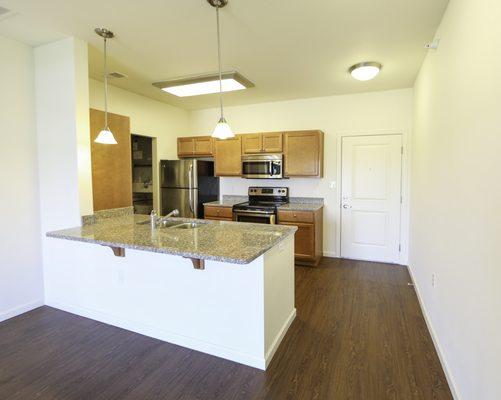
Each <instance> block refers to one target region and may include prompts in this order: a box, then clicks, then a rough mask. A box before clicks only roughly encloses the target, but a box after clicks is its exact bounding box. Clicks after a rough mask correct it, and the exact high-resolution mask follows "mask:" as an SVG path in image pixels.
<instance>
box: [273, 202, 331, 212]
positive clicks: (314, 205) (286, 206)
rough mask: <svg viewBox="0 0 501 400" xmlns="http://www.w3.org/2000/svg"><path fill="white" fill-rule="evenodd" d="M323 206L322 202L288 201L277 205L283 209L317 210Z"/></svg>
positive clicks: (279, 208)
mask: <svg viewBox="0 0 501 400" xmlns="http://www.w3.org/2000/svg"><path fill="white" fill-rule="evenodd" d="M323 206H324V204H323V203H288V204H284V205H283V206H280V207H278V210H279V211H280V210H283V211H317V210H320V209H321V208H322V207H323Z"/></svg>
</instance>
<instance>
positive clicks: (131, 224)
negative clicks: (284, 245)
mask: <svg viewBox="0 0 501 400" xmlns="http://www.w3.org/2000/svg"><path fill="white" fill-rule="evenodd" d="M124 210H125V209H124ZM170 220H171V221H179V222H180V223H182V222H187V221H196V222H200V223H201V224H202V225H201V226H200V227H197V228H195V229H176V228H157V229H155V230H153V231H152V229H151V226H150V224H149V216H145V215H130V214H128V215H127V213H126V212H122V213H121V214H118V215H116V216H115V215H113V216H111V217H107V218H91V219H87V220H85V219H84V224H83V225H82V226H80V227H76V228H71V229H64V230H60V231H54V232H48V233H47V236H48V237H52V238H59V239H67V240H75V241H80V242H86V243H95V244H100V245H103V246H112V247H122V248H126V249H134V250H144V251H150V252H155V253H165V254H172V255H179V256H183V257H189V258H198V259H203V260H215V261H223V262H228V263H234V264H248V263H250V262H252V261H253V260H255V259H256V258H258V257H259V256H261V255H262V254H264V253H265V252H267V251H268V250H269V249H271V248H272V247H274V246H276V245H277V244H278V243H280V242H281V241H283V240H284V239H285V238H287V237H289V236H290V235H293V234H294V232H295V231H296V230H297V228H296V227H294V226H285V225H266V224H250V223H239V222H225V221H207V220H191V219H190V220H188V219H184V218H171V219H170ZM85 221H87V222H85Z"/></svg>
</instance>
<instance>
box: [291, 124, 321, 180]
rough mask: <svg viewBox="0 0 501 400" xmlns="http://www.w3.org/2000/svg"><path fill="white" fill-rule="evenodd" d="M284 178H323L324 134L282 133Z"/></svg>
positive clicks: (317, 132) (308, 132) (306, 132)
mask: <svg viewBox="0 0 501 400" xmlns="http://www.w3.org/2000/svg"><path fill="white" fill-rule="evenodd" d="M284 161H285V169H284V171H285V176H287V177H296V176H298V177H318V178H321V177H322V176H323V173H324V171H323V169H324V168H323V167H324V133H323V132H322V131H296V132H285V133H284Z"/></svg>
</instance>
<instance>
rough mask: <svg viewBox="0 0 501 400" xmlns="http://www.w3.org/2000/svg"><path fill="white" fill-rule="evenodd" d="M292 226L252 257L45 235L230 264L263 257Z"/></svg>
mask: <svg viewBox="0 0 501 400" xmlns="http://www.w3.org/2000/svg"><path fill="white" fill-rule="evenodd" d="M290 228H291V229H290V230H289V232H288V233H287V234H284V235H283V236H282V237H281V238H280V239H279V240H278V241H277V242H275V243H273V245H270V246H266V247H264V248H263V249H262V251H259V252H258V253H257V255H255V256H253V257H250V258H229V257H217V256H211V255H206V254H200V253H190V252H176V251H173V250H169V249H162V248H158V247H150V246H141V245H134V244H127V243H118V242H107V241H101V240H96V239H90V238H84V237H74V236H67V235H65V234H64V233H62V232H63V231H64V230H63V231H52V232H47V233H46V234H45V235H46V236H47V237H50V238H53V239H63V240H71V241H73V242H82V243H89V244H98V245H100V246H107V247H120V248H124V249H129V250H139V251H147V252H150V253H160V254H169V255H173V256H180V257H185V258H196V259H201V260H209V261H218V262H226V263H229V264H239V265H247V264H250V263H251V262H253V261H254V260H256V259H257V258H259V257H261V256H262V255H263V254H264V253H266V252H267V251H268V250H270V249H272V248H273V247H275V246H276V245H278V244H280V243H281V242H283V241H284V240H285V239H287V238H289V237H290V236H291V235H292V234H294V233H295V232H296V231H297V227H296V226H290ZM59 232H61V233H59Z"/></svg>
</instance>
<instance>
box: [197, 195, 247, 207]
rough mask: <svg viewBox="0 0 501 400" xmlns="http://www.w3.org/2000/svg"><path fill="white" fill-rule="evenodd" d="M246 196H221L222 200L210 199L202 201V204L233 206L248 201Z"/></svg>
mask: <svg viewBox="0 0 501 400" xmlns="http://www.w3.org/2000/svg"><path fill="white" fill-rule="evenodd" d="M248 200H249V198H248V197H247V196H227V195H225V196H223V199H222V200H217V201H210V202H208V203H204V206H217V207H233V206H234V205H235V204H239V203H244V202H246V201H248Z"/></svg>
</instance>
